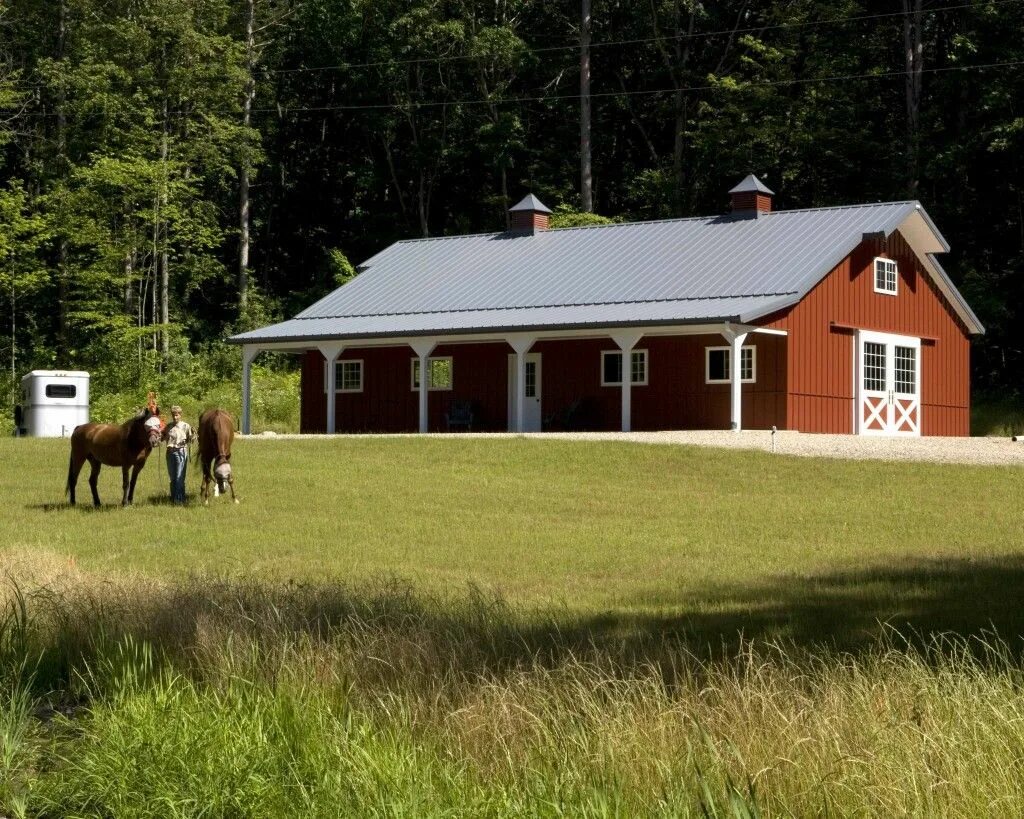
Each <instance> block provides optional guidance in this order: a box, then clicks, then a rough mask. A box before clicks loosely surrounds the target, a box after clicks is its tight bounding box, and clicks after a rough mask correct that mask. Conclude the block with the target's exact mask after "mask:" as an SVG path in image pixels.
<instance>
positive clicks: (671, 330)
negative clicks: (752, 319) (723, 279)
mask: <svg viewBox="0 0 1024 819" xmlns="http://www.w3.org/2000/svg"><path fill="white" fill-rule="evenodd" d="M726 326H728V323H727V322H718V323H713V324H677V325H661V326H655V327H646V326H639V327H636V328H635V330H636V331H637V332H639V333H640V334H641V336H695V335H709V334H715V333H721V331H722V328H724V327H726ZM626 329H629V328H623V327H597V328H581V329H577V330H551V331H548V332H544V331H536V332H531V333H530V334H529V335H530V337H531V338H533V339H534V341H535V342H536V341H558V340H562V339H564V340H580V339H589V338H611V337H612V336H614V335H616V334H619V333H622V332H623V331H624V330H626ZM766 332H768V331H766ZM774 332H776V333H783V332H784V331H774ZM516 335H519V334H518V333H460V334H458V335H451V336H442V335H437V334H433V335H431V336H429V339H430V340H431V341H436V343H437V346H441V345H449V344H501V343H508V340H509V338H510V337H511V336H516ZM424 338H425V336H407V337H406V336H403V337H396V336H385V337H382V338H360V339H347V340H345V350H346V351H348V350H354V349H365V348H369V347H411V346H412V345H413V344H417V343H419V342H421V341H423V339H424ZM321 343H323V340H322V339H315V338H309V339H303V340H297V341H265V342H260V341H251V342H246V345H245V346H247V347H253V348H258V349H259V350H260V351H264V350H267V351H269V350H274V351H278V352H293V353H302V352H306V351H307V350H316V349H318V348H319V345H320V344H321Z"/></svg>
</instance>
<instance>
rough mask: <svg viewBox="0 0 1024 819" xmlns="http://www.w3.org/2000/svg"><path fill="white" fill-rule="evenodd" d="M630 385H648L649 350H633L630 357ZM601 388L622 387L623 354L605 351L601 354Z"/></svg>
mask: <svg viewBox="0 0 1024 819" xmlns="http://www.w3.org/2000/svg"><path fill="white" fill-rule="evenodd" d="M630 383H631V384H633V385H637V386H643V385H645V384H646V383H647V350H633V352H632V353H631V355H630ZM601 386H602V387H621V386H622V353H621V352H616V351H614V350H605V351H603V352H602V353H601Z"/></svg>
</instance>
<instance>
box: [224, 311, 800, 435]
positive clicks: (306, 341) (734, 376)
mask: <svg viewBox="0 0 1024 819" xmlns="http://www.w3.org/2000/svg"><path fill="white" fill-rule="evenodd" d="M710 334H717V335H721V336H722V337H723V338H724V339H725V340H726V342H727V343H728V345H729V348H730V351H731V361H733V362H738V361H739V360H740V350H741V348H742V347H743V344H744V342H745V341H747V339H748V338H749V337H750V336H751V335H753V334H767V335H775V336H785V335H786V331H785V330H777V329H774V328H768V327H760V326H756V325H752V324H747V323H743V322H740V321H738V320H728V319H726V320H714V321H707V322H701V323H679V324H657V325H643V324H637V325H632V326H604V327H577V328H562V329H523V330H501V331H491V332H475V333H432V334H430V335H414V336H376V337H349V338H294V339H288V338H282V339H273V338H271V339H259V340H256V341H246V340H244V339H238V340H236V343H238V344H240V346H241V348H242V423H241V427H242V432H243V434H249V433H250V429H251V395H252V363H253V361H254V360H255V358H256V356H257V355H258V354H259V353H261V352H270V351H273V352H284V353H296V354H303V353H307V352H311V351H319V352H320V353H321V355H322V356H323V357H324V359H325V360H326V362H327V368H328V369H327V372H328V373H331V372H333V371H334V367H335V364H336V363H337V361H338V359H339V358H340V356H341V355H342V353H343V352H351V351H353V350H363V349H374V348H382V347H407V348H410V349H411V350H412V351H413V352H414V353H415V355H416V356H417V357H418V359H419V372H421V373H425V372H427V369H428V359H429V357H430V354H431V353H432V352H433V351H434V350H435V349H436V348H437V347H439V346H442V345H445V346H449V345H460V344H506V345H508V347H510V348H511V349H512V351H513V354H514V357H515V358H514V367H515V374H516V378H515V381H514V384H515V396H514V402H513V408H512V412H511V417H510V424H509V426H510V428H512V429H513V430H514V431H517V432H524V431H525V424H524V418H525V412H524V406H525V401H526V388H527V379H526V356H527V354H528V353H529V352H530V350H531V348H532V347H533V346H534V344H536V343H537V342H540V341H558V340H582V339H610V340H611V341H613V342H614V343H615V345H616V346H617V347H618V348H619V349H620V350H621V351H622V354H623V362H627V361H629V360H630V359H629V356H630V353H631V352H632V350H633V349H634V348H635V347H636V345H637V343H638V342H639V341H640V339H641V338H647V337H652V336H696V335H710ZM623 371H624V373H625V372H627V371H628V368H627V367H626V366H625V364H624V365H623ZM729 385H730V401H729V407H730V427H731V429H733V430H737V431H739V430H740V429H741V428H742V420H741V419H742V409H743V391H742V381H741V369H740V367H739V366H732V367H731V368H730V380H729ZM428 389H429V385H428V383H427V379H426V378H420V380H419V391H418V403H419V432H421V433H426V432H427V431H428V409H427V408H428ZM620 391H621V407H622V414H621V429H622V431H623V432H629V431H630V430H631V428H632V381H631V378H629V377H627V376H625V375H624V377H623V378H622V384H621V387H620ZM326 393H327V395H326V400H327V417H326V431H327V433H328V434H333V433H334V432H335V431H336V430H335V416H336V413H335V401H336V394H335V391H334V390H331V389H327V390H326Z"/></svg>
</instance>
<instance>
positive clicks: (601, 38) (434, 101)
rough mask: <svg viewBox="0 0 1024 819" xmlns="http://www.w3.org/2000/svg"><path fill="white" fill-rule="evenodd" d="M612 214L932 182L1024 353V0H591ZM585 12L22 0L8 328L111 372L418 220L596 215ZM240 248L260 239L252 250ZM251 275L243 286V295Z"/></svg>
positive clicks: (971, 287) (984, 347)
mask: <svg viewBox="0 0 1024 819" xmlns="http://www.w3.org/2000/svg"><path fill="white" fill-rule="evenodd" d="M592 6H593V23H592V31H591V41H592V45H591V50H590V57H591V75H592V81H591V82H592V94H593V97H592V105H593V115H592V145H593V178H594V202H595V209H596V210H597V211H598V212H599V213H601V214H603V215H605V216H607V217H611V218H614V219H641V218H643V219H646V218H661V217H668V216H675V215H697V214H707V213H717V212H721V211H723V210H724V209H725V206H726V196H725V191H727V190H728V188H729V187H730V186H731V185H732V184H734V183H735V182H736V181H737V180H738V179H740V178H741V177H742V176H744V175H745V174H747V173H749V172H755V173H757V174H758V175H759V176H761V178H762V179H764V180H765V181H766V182H767V183H768V184H769V185H770V186H771V187H772V188H773V189H774V190H775V191H776V192H777V200H776V201H777V203H778V206H779V207H782V208H794V207H811V206H819V205H833V204H841V203H851V202H867V201H877V200H892V199H903V198H910V197H913V198H919V199H920V200H921V201H922V202H923V203H924V204H925V206H926V207H927V208H928V210H929V212H930V213H931V214H932V215H933V216H934V218H935V220H936V222H937V223H938V224H939V226H940V227H941V229H942V230H943V232H944V233H945V234H946V236H947V238H948V239H949V240H950V242H951V244H952V245H953V248H954V250H953V253H952V254H950V257H949V258H948V260H947V264H946V266H947V269H948V270H949V271H950V274H951V275H952V276H953V278H954V280H955V281H956V282H957V283H958V285H959V286H960V287H961V288H962V289H963V291H964V293H965V294H966V295H967V297H968V299H969V300H970V302H971V303H972V305H973V306H974V307H975V310H976V312H977V313H978V314H979V316H980V318H981V319H982V321H983V323H985V324H986V325H987V327H988V330H989V332H988V334H987V335H986V336H985V337H984V338H983V339H981V340H979V341H978V342H977V343H976V345H975V354H974V367H975V384H976V385H977V386H980V387H981V388H983V389H993V390H994V389H1004V388H1007V387H1009V388H1011V389H1019V388H1020V385H1021V373H1022V367H1024V354H1022V345H1021V342H1020V339H1019V334H1018V333H1017V329H1018V328H1019V327H1020V326H1022V325H1021V322H1022V320H1024V169H1022V160H1021V156H1024V108H1022V100H1024V44H1022V41H1021V37H1020V34H1021V32H1022V31H1024V0H990V1H989V2H971V3H946V4H942V5H938V4H936V5H929V6H928V7H927V8H923V7H922V2H921V0H903V3H902V4H901V5H899V6H897V7H894V6H893V5H892V4H881V3H871V2H866V0H841V2H838V3H833V2H830V3H825V2H821V0H796V1H795V2H794V0H787V2H768V3H762V4H751V3H749V2H746V0H737V1H734V0H729V2H724V3H714V4H703V3H699V2H692V0H651V2H648V3H620V2H600V0H594V1H593V4H592ZM579 13H580V7H579V4H578V3H576V2H572V3H570V2H565V0H551V2H546V3H540V2H538V1H537V0H497V2H495V0H490V2H487V3H481V2H478V1H477V0H144V1H143V0H103V2H100V0H0V251H2V252H0V290H2V292H0V315H3V316H4V317H5V318H4V321H3V323H2V326H0V349H2V350H3V351H4V360H5V367H4V370H6V371H7V373H6V375H5V379H6V380H5V382H4V383H5V384H6V389H5V392H6V394H7V395H10V388H11V386H12V384H13V379H14V378H15V377H17V376H18V375H20V374H21V373H23V372H24V371H26V370H27V369H29V368H31V367H33V366H61V367H81V368H85V369H89V370H92V371H94V372H95V373H96V374H97V379H98V384H97V387H98V388H99V389H103V388H105V387H109V388H110V389H126V388H131V387H133V386H141V385H142V384H144V383H148V382H150V381H152V379H154V378H159V374H160V373H161V372H162V371H164V370H166V369H167V368H168V367H169V366H173V365H174V362H176V361H179V360H180V359H181V357H182V356H186V357H187V356H194V355H196V354H206V355H210V356H211V358H210V360H211V361H215V362H216V361H221V362H223V361H228V360H233V359H229V358H227V357H224V356H222V355H218V354H217V350H216V347H217V345H218V344H219V341H220V339H222V338H223V337H224V335H225V334H226V333H228V332H230V331H232V330H234V329H238V328H240V327H245V326H250V325H251V324H253V323H255V322H260V321H265V320H269V319H272V318H275V317H279V316H284V315H289V314H291V313H293V312H294V311H295V310H297V309H298V308H300V307H302V306H304V305H305V304H307V303H308V302H309V301H310V300H311V299H313V298H315V297H317V296H319V295H322V294H323V293H325V292H326V291H328V290H329V289H331V288H333V287H334V286H336V284H337V283H338V282H340V281H345V280H346V279H347V278H350V277H351V276H352V275H354V273H355V271H354V269H353V268H352V266H351V264H350V263H349V261H348V260H349V259H351V260H352V261H353V262H356V261H358V260H360V259H363V258H365V257H367V256H369V255H371V254H373V253H375V252H376V251H378V250H380V249H381V248H383V247H384V246H386V245H387V244H389V243H390V242H392V241H394V240H396V239H400V238H403V237H411V236H426V235H438V234H451V233H462V232H469V231H485V230H494V229H500V228H502V227H504V225H505V224H506V223H505V219H506V211H507V208H508V207H509V206H510V205H511V204H513V203H514V202H515V201H517V200H518V199H519V198H520V197H521V196H522V195H523V194H524V193H526V192H530V191H532V192H534V193H535V194H537V195H538V196H539V197H540V198H541V199H543V200H544V201H545V202H546V203H547V204H548V205H549V206H551V207H552V208H555V209H556V213H558V214H560V218H562V220H563V221H564V222H565V223H566V224H574V223H580V220H585V219H588V218H590V217H588V216H586V215H580V214H578V209H579V207H580V199H579V191H578V184H579V183H578V180H579V146H580V131H579V108H580V101H579V49H578V39H577V38H578V36H579ZM243 251H244V252H243ZM240 269H241V270H244V271H245V278H244V282H245V284H244V286H245V287H247V288H248V291H247V292H248V294H249V295H248V297H247V298H246V299H245V300H244V301H245V303H244V306H243V305H242V303H241V299H240V287H242V286H243V284H242V282H243V279H242V278H240V276H239V270H240Z"/></svg>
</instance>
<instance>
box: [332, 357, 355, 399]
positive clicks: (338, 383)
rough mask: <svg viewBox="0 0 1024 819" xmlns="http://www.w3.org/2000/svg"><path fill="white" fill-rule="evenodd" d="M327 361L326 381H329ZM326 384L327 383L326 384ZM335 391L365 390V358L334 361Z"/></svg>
mask: <svg viewBox="0 0 1024 819" xmlns="http://www.w3.org/2000/svg"><path fill="white" fill-rule="evenodd" d="M326 376H327V362H326V361H325V362H324V381H325V382H326V381H327V378H326ZM325 386H326V385H325ZM334 391H335V392H362V391H363V360H362V359H361V358H358V359H344V360H342V361H335V362H334Z"/></svg>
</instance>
